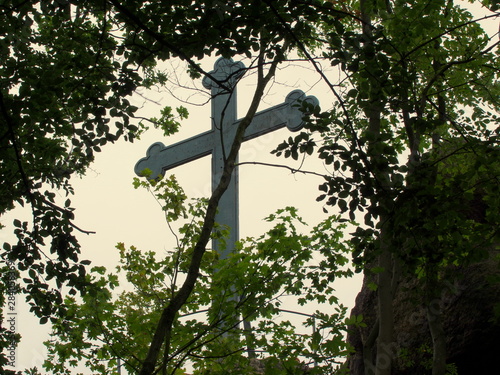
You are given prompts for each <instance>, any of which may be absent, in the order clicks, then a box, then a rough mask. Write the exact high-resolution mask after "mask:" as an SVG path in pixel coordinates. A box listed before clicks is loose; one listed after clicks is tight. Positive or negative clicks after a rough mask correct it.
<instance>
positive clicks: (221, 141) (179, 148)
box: [134, 58, 318, 258]
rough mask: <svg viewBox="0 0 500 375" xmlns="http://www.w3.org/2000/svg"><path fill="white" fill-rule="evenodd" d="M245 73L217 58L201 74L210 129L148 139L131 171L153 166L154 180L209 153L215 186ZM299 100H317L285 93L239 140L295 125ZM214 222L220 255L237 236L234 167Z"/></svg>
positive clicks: (296, 127) (229, 141)
mask: <svg viewBox="0 0 500 375" xmlns="http://www.w3.org/2000/svg"><path fill="white" fill-rule="evenodd" d="M244 72H245V66H244V65H243V63H241V62H233V61H232V60H228V59H224V58H220V59H218V60H217V61H216V63H215V66H214V70H213V71H211V72H210V73H209V74H210V75H209V76H208V75H207V76H206V77H205V78H204V79H203V86H204V87H205V88H206V89H210V90H211V95H212V99H211V102H212V103H211V104H212V129H211V130H209V131H206V132H204V133H201V134H199V135H196V136H194V137H191V138H189V139H186V140H184V141H181V142H178V143H175V144H173V145H170V146H164V145H163V143H161V142H156V143H153V144H152V145H151V146H150V147H149V148H148V150H147V152H146V157H144V158H142V159H140V160H139V161H138V162H137V164H136V165H135V169H134V170H135V173H136V174H137V175H139V176H141V172H142V171H144V170H145V169H146V168H148V169H149V170H151V171H152V174H151V175H150V177H149V178H151V179H156V178H157V177H158V176H160V175H164V174H165V172H166V171H168V170H170V169H172V168H175V167H177V166H179V165H182V164H185V163H188V162H190V161H193V160H196V159H198V158H201V157H203V156H207V155H212V190H213V189H215V187H216V186H217V184H218V182H219V179H220V176H221V175H222V171H223V169H224V160H225V156H226V155H227V154H228V153H229V150H230V148H231V145H232V143H233V140H234V136H235V133H236V129H237V127H238V124H239V123H240V121H241V120H237V117H236V84H237V83H238V81H239V79H240V78H241V77H242V76H243V74H244ZM212 78H213V79H212ZM216 81H217V82H216ZM304 100H305V101H307V102H310V103H312V104H314V105H318V100H317V99H316V98H315V97H313V96H307V97H306V96H305V95H304V93H303V92H302V91H301V90H294V91H292V92H290V93H289V94H288V95H287V97H286V99H285V102H284V103H282V104H279V105H276V106H274V107H271V108H269V109H266V110H263V111H260V112H258V113H257V114H256V115H255V117H254V118H253V120H252V123H251V124H250V125H249V127H248V128H247V129H246V132H245V135H244V139H243V140H244V141H248V140H250V139H253V138H256V137H258V136H260V135H263V134H266V133H269V132H272V131H274V130H277V129H280V128H283V127H285V126H286V127H287V128H288V129H290V130H291V131H298V130H300V129H301V128H302V125H303V122H302V116H303V114H302V112H301V111H300V110H299V107H300V101H304ZM215 221H216V222H217V223H219V224H220V225H222V226H226V225H227V226H228V227H229V229H230V237H229V238H228V239H227V240H226V248H225V250H223V251H221V250H220V249H218V245H217V243H214V244H213V246H214V249H216V250H217V251H219V255H220V257H221V258H225V257H227V256H228V254H229V253H230V252H231V251H232V250H233V249H234V244H235V242H236V241H237V240H238V238H239V233H238V232H239V229H238V167H235V168H234V171H233V176H232V177H231V182H230V184H229V186H228V188H227V190H226V192H225V193H224V194H223V195H222V197H221V200H220V201H219V207H218V214H217V216H216V218H215Z"/></svg>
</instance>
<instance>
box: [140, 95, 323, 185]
mask: <svg viewBox="0 0 500 375" xmlns="http://www.w3.org/2000/svg"><path fill="white" fill-rule="evenodd" d="M301 101H306V102H309V103H311V104H313V105H315V106H316V105H318V104H319V102H318V99H316V98H315V97H314V96H305V94H304V92H303V91H302V90H294V91H292V92H290V93H289V94H288V95H287V97H286V99H285V102H284V103H282V104H278V105H276V106H274V107H271V108H268V109H265V110H263V111H260V112H258V113H257V114H256V115H255V116H254V118H253V120H252V123H251V124H250V126H249V127H248V128H247V130H246V131H245V136H244V138H243V140H244V141H248V140H250V139H253V138H257V137H258V136H260V135H264V134H267V133H270V132H272V131H274V130H277V129H280V128H284V127H285V126H286V127H287V128H288V129H289V130H290V131H298V130H300V129H302V126H303V121H302V116H303V113H302V112H301V111H300V109H299V107H300V102H301ZM240 122H241V120H236V121H235V122H234V123H233V124H232V125H230V126H227V127H226V128H225V129H223V134H222V138H221V137H220V134H219V133H218V132H219V130H214V129H212V130H209V131H207V132H205V133H201V134H199V135H196V136H194V137H191V138H188V139H186V140H184V141H181V142H178V143H175V144H173V145H170V146H165V145H163V143H161V142H156V143H153V144H152V145H151V146H150V147H149V148H148V150H147V152H146V157H144V158H142V159H140V160H139V161H138V162H137V164H136V165H135V168H134V171H135V173H136V174H137V175H138V176H142V172H143V171H144V170H145V169H149V170H151V174H150V175H149V176H148V178H151V179H156V178H158V176H160V175H163V174H164V172H165V171H167V170H169V169H172V168H175V167H178V166H179V165H182V164H185V163H188V162H190V161H193V160H196V159H199V158H201V157H203V156H207V155H210V154H211V153H212V152H213V150H214V149H215V148H217V147H218V145H220V144H221V141H223V142H224V143H225V144H226V145H231V144H232V141H233V139H234V134H235V132H236V129H237V128H238V124H239V123H240ZM216 132H217V133H218V134H216ZM219 147H220V146H219Z"/></svg>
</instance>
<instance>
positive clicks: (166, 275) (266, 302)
mask: <svg viewBox="0 0 500 375" xmlns="http://www.w3.org/2000/svg"><path fill="white" fill-rule="evenodd" d="M136 183H137V185H138V186H139V185H141V186H143V187H147V188H151V189H153V192H154V194H155V195H156V196H157V198H158V199H160V200H161V202H162V203H164V210H165V216H166V217H168V218H169V220H170V222H171V223H174V222H175V221H177V220H182V222H183V223H184V224H182V225H181V227H180V229H179V233H180V235H181V237H180V238H179V241H178V246H177V247H176V248H175V249H173V251H172V252H171V253H169V254H167V255H166V256H164V257H161V258H159V256H158V254H155V253H154V252H142V251H140V250H138V249H136V248H134V247H130V248H128V249H127V248H126V247H125V245H124V244H118V246H117V248H118V249H119V251H120V258H121V261H120V265H119V266H118V267H117V271H118V274H117V275H116V276H115V275H111V274H107V273H106V271H105V270H104V269H103V268H102V267H94V268H93V269H92V272H91V273H90V275H89V277H90V278H91V280H89V281H91V282H92V284H93V285H95V287H96V289H95V290H91V291H90V292H89V293H87V295H86V296H85V297H84V299H83V301H81V302H80V301H79V300H78V299H76V298H74V297H68V298H67V299H66V301H65V304H66V305H67V306H68V314H67V315H66V316H65V317H64V318H62V319H60V320H59V321H57V322H56V323H55V324H54V332H53V338H52V339H51V340H50V341H49V342H47V346H48V348H49V353H50V355H49V358H48V360H47V361H46V363H45V368H46V369H47V370H51V371H53V372H56V373H70V370H71V367H72V366H71V365H72V364H73V365H76V364H77V363H78V361H77V359H81V360H85V361H84V362H85V364H86V367H87V368H89V369H91V370H92V372H93V373H102V374H109V373H112V372H113V371H116V368H117V362H116V360H117V358H120V359H121V360H122V363H123V364H124V367H125V368H126V369H127V370H128V371H129V372H131V373H135V372H138V371H139V369H140V367H141V365H142V362H141V358H144V357H145V356H146V354H147V353H146V352H147V349H148V343H149V342H151V340H152V339H153V332H154V330H155V327H156V325H157V322H158V319H159V315H160V312H161V310H162V306H163V305H164V303H165V301H168V300H170V299H171V298H172V297H173V295H174V293H175V291H176V289H177V288H178V286H177V285H178V282H179V280H180V279H183V278H184V277H185V275H186V273H187V272H188V270H189V264H190V261H191V255H192V251H193V243H195V240H194V239H195V238H196V237H197V236H199V233H200V230H201V227H202V223H203V214H204V210H205V207H206V202H203V201H193V202H191V203H188V204H186V202H185V201H184V199H180V200H179V197H184V198H185V195H184V193H183V191H182V190H181V189H180V187H178V185H177V183H176V181H175V179H174V178H173V176H172V177H171V178H169V179H166V180H163V181H161V182H159V183H153V185H154V186H152V187H151V186H149V182H139V181H138V180H136ZM337 219H338V218H336V217H331V218H328V219H327V220H325V221H324V222H322V223H320V224H319V225H318V226H316V227H315V228H313V229H312V231H311V233H310V234H307V235H305V234H301V233H300V232H299V230H298V229H297V228H298V227H299V226H303V225H304V223H303V222H302V220H301V219H300V217H299V216H298V214H297V212H296V210H295V209H293V208H286V209H284V210H279V211H278V212H277V213H276V214H273V215H270V216H269V217H268V218H267V219H266V220H267V221H268V222H270V223H271V224H272V227H271V229H270V230H269V231H268V232H267V233H266V234H264V235H262V236H261V237H260V238H257V239H254V238H247V239H245V240H244V241H241V243H240V244H239V245H238V247H237V252H234V253H233V254H232V255H231V257H229V258H228V259H219V258H218V256H217V254H216V253H215V252H214V251H213V250H211V251H208V252H207V253H206V255H205V256H204V261H203V264H202V266H201V270H200V277H199V279H198V282H197V285H196V287H195V289H194V290H193V292H192V293H191V295H190V297H189V301H188V303H187V304H186V305H185V306H183V308H182V309H181V310H180V311H179V314H180V318H179V319H178V320H176V322H175V325H174V327H173V330H174V332H175V336H174V337H172V341H171V345H170V349H169V350H170V352H169V353H168V355H167V356H165V357H164V358H163V361H166V366H167V373H172V372H173V371H174V370H175V369H180V368H182V367H183V366H185V362H186V361H187V360H189V361H190V362H191V363H192V365H193V366H194V367H195V368H197V369H198V371H199V372H200V373H206V371H208V369H210V371H211V372H210V373H226V372H227V369H228V368H241V371H244V370H243V369H247V370H245V371H250V370H251V367H250V364H249V363H248V360H247V359H246V356H242V355H241V352H242V350H243V349H242V348H241V345H242V343H241V341H240V339H239V337H243V336H244V335H245V331H241V329H240V328H238V326H239V325H240V323H241V319H242V317H243V319H244V320H245V321H246V322H252V324H253V325H254V329H253V330H252V331H251V336H249V337H247V339H246V340H245V342H244V343H243V345H244V346H246V347H247V348H251V349H252V350H257V351H264V352H265V353H266V355H267V356H268V357H269V358H272V359H273V360H272V361H271V360H269V359H268V360H267V361H266V363H267V366H269V367H270V368H274V369H273V371H274V372H273V373H276V374H277V373H281V372H280V371H279V370H278V368H279V367H282V368H283V373H288V372H286V369H290V368H293V367H295V366H296V365H297V359H298V358H300V359H301V360H302V361H306V363H307V364H310V363H312V362H315V363H316V364H317V367H316V369H315V372H316V373H324V372H331V371H333V370H334V368H335V367H336V362H337V361H338V359H339V358H341V357H344V356H345V355H346V354H347V353H348V350H347V347H346V346H345V344H343V334H344V331H345V327H346V326H345V317H344V315H345V308H343V307H342V306H338V307H337V308H336V311H335V313H334V314H331V315H330V314H319V315H317V316H315V317H314V318H313V317H312V316H311V317H309V318H308V319H307V321H305V324H306V326H307V327H309V328H308V329H307V331H308V333H307V334H299V333H294V330H295V329H294V327H293V325H292V324H291V323H290V322H289V320H288V319H285V320H284V321H282V322H277V321H276V320H275V319H276V318H277V317H279V315H280V314H281V308H286V306H282V301H281V297H283V296H290V295H294V296H298V298H299V299H300V300H299V301H300V304H301V305H304V304H306V303H311V302H315V303H319V304H325V303H326V304H328V305H329V304H335V303H336V302H337V301H336V298H335V296H334V294H333V291H334V290H333V281H334V280H335V279H336V278H337V277H346V276H349V275H350V274H351V273H352V272H351V271H350V270H349V269H348V268H346V267H345V266H346V264H347V263H348V258H347V256H348V253H349V248H348V243H347V242H345V240H343V238H342V237H343V234H342V231H343V229H345V226H346V225H345V224H338V223H337V222H336V221H337ZM224 232H225V230H223V228H220V230H218V231H215V232H214V236H218V237H220V236H224ZM318 259H322V260H321V262H319V261H318ZM215 270H216V272H215ZM121 274H124V276H126V280H127V282H128V284H129V287H128V288H126V290H125V291H122V292H120V293H119V294H118V295H117V296H113V295H112V293H113V291H114V290H116V288H117V287H118V279H119V278H118V277H117V276H119V275H121ZM121 279H123V277H121ZM256 306H259V308H258V309H256V308H255V307H256ZM312 325H314V328H312V327H311V326H312ZM270 338H272V339H270ZM124 343H127V344H124ZM231 354H237V355H231ZM211 358H216V360H213V359H211ZM217 368H220V369H219V370H216V369H217ZM225 369H226V370H225ZM179 371H180V370H179ZM204 371H205V372H204ZM177 373H179V372H177Z"/></svg>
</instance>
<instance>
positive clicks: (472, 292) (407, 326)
mask: <svg viewBox="0 0 500 375" xmlns="http://www.w3.org/2000/svg"><path fill="white" fill-rule="evenodd" d="M455 271H456V274H457V280H456V281H455V282H454V283H453V284H451V283H450V284H449V285H447V286H446V287H445V290H444V292H443V297H442V299H441V301H439V300H437V301H436V303H439V304H440V305H441V308H442V312H443V325H444V330H445V333H446V335H447V354H448V358H447V363H448V364H453V365H454V366H456V369H457V370H458V374H460V375H461V374H464V375H469V374H491V373H492V372H491V371H492V370H493V369H497V370H498V356H499V355H500V322H498V321H495V314H494V306H495V304H498V303H500V283H498V282H495V281H494V280H493V278H494V277H495V276H496V277H498V276H499V267H498V261H495V260H494V259H493V258H491V259H490V260H488V261H484V262H482V263H478V264H474V265H472V266H469V267H467V268H463V269H456V270H455ZM365 279H366V278H365ZM367 283H368V280H365V283H364V285H363V288H362V290H361V292H360V293H359V294H358V296H357V298H356V306H355V308H354V309H353V311H352V313H353V314H355V315H359V314H361V315H363V317H364V320H365V322H366V324H367V327H366V328H359V329H358V328H356V329H352V330H351V331H350V333H349V336H348V341H349V342H350V344H351V345H353V346H354V348H355V349H356V353H355V354H354V355H353V356H352V357H351V358H349V360H348V363H347V365H348V367H349V369H350V374H352V375H365V367H370V366H365V364H364V360H363V355H364V356H365V357H370V355H372V356H373V357H374V355H375V353H367V350H366V349H365V350H363V346H364V345H365V344H366V342H367V340H369V335H370V331H371V330H372V327H373V325H374V324H375V322H376V319H377V312H376V292H373V291H371V290H370V289H369V288H368V287H367ZM417 291H418V284H417V282H416V280H412V279H411V278H409V277H407V278H406V279H403V280H402V282H401V283H400V285H399V288H398V290H397V292H396V295H395V298H394V309H395V311H394V312H395V344H394V353H395V356H396V361H395V364H394V368H393V373H394V374H398V375H406V374H408V375H410V374H411V375H419V374H430V373H431V363H432V341H431V336H430V332H429V327H428V324H427V319H426V312H425V308H424V306H423V303H422V301H421V300H420V299H419V297H418V295H419V293H417ZM495 371H496V370H495Z"/></svg>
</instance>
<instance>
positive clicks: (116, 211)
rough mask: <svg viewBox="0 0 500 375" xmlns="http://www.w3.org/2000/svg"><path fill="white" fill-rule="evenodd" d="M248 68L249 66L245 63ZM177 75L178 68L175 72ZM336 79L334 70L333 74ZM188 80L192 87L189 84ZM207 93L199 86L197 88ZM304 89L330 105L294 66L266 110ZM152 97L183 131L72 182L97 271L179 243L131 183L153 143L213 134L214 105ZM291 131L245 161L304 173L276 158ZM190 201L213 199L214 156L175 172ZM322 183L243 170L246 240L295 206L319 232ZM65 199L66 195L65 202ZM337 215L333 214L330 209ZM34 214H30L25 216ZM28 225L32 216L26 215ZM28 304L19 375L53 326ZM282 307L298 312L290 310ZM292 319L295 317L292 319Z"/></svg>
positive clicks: (347, 297)
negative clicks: (173, 110) (179, 118)
mask: <svg viewBox="0 0 500 375" xmlns="http://www.w3.org/2000/svg"><path fill="white" fill-rule="evenodd" d="M214 61H215V59H206V60H204V61H203V67H204V68H205V69H206V70H207V71H210V70H211V69H212V67H213V63H214ZM245 63H246V65H248V62H245ZM177 73H179V70H178V71H177ZM332 74H334V72H332ZM186 82H188V81H186ZM195 83H196V85H197V87H199V88H200V90H202V91H203V93H206V94H208V91H207V90H205V89H203V88H202V86H201V82H195ZM297 88H298V89H301V90H303V91H305V92H306V95H314V96H316V97H317V98H318V99H319V101H320V105H321V106H322V108H324V109H326V108H329V107H330V106H331V95H330V94H329V93H328V91H327V89H326V87H325V86H324V85H323V84H321V83H318V77H317V75H316V74H315V73H314V72H312V71H311V70H310V68H304V67H302V68H301V67H298V66H288V67H287V68H286V69H282V70H280V71H278V75H277V77H276V82H275V83H274V84H273V85H272V86H271V87H270V88H269V91H268V95H266V98H265V100H264V102H263V103H262V104H261V106H260V108H259V109H260V110H262V109H266V108H268V107H271V106H273V105H276V104H280V103H282V102H283V101H284V99H285V97H286V95H287V94H288V93H289V92H290V91H292V90H294V89H297ZM253 89H254V84H253V77H252V76H249V77H248V78H244V79H243V80H242V81H241V82H240V84H239V86H238V118H241V117H242V116H243V115H244V113H245V111H246V106H247V105H248V104H249V100H250V97H251V95H252V94H253ZM175 94H176V96H180V97H181V98H187V97H189V100H190V101H191V102H193V101H194V102H195V103H203V102H206V100H207V96H206V95H198V96H196V97H191V94H192V92H191V91H186V90H179V91H178V92H176V93H175ZM147 97H148V98H152V99H153V100H155V101H157V102H160V103H161V105H162V106H164V105H170V106H172V107H175V106H177V105H180V104H182V105H184V106H185V107H187V108H188V110H189V113H190V116H189V118H188V119H187V120H184V121H183V122H182V128H181V130H180V132H179V133H178V134H176V135H174V136H171V137H169V138H165V137H163V135H162V134H161V132H159V131H156V130H154V129H151V130H150V131H149V132H147V133H146V134H144V135H143V136H142V137H141V140H139V141H135V142H134V143H132V144H131V143H127V142H124V141H120V142H117V143H116V144H115V145H111V144H109V145H106V147H103V152H101V153H99V154H97V155H96V160H95V163H94V164H93V165H92V167H91V169H90V170H89V171H88V173H87V175H86V176H85V177H84V178H82V179H79V178H74V179H73V186H74V188H75V195H74V196H73V197H70V199H71V200H72V206H73V207H75V208H76V211H75V213H76V219H75V223H76V224H77V225H78V226H79V227H80V228H82V229H84V230H89V231H95V232H96V234H93V235H84V234H81V235H79V238H80V242H81V245H82V255H81V259H89V260H91V261H92V265H104V266H106V267H107V268H108V270H113V271H114V266H116V265H117V263H118V258H119V253H118V251H117V250H116V249H115V245H116V243H118V242H124V243H125V245H126V246H130V245H134V246H137V247H138V248H139V249H142V250H155V251H157V252H158V253H159V254H162V253H163V252H164V251H165V250H170V249H171V248H172V247H173V246H174V245H175V242H174V238H173V236H172V235H171V234H170V232H169V230H168V227H167V225H166V223H165V220H164V218H163V214H162V211H161V209H160V208H159V206H158V204H157V203H156V202H155V200H154V199H153V197H152V196H150V195H149V193H148V192H146V191H145V190H142V189H140V190H135V189H134V188H133V186H132V179H133V177H135V174H134V171H133V168H134V165H135V163H136V162H137V161H138V160H139V159H140V158H142V157H144V156H145V155H146V150H147V148H148V147H149V146H150V145H151V144H152V143H154V142H157V141H161V142H163V143H164V144H165V145H169V144H173V143H175V142H178V141H180V140H184V139H186V138H189V137H190V136H193V135H196V134H199V133H201V132H203V131H206V130H208V129H210V105H209V104H206V105H204V106H199V105H190V104H188V103H181V102H179V101H176V100H174V99H172V97H171V95H170V94H168V93H154V94H152V93H148V94H147ZM134 104H135V105H138V106H140V107H142V106H144V108H142V111H143V112H142V115H143V116H145V117H150V116H159V114H158V112H159V110H160V109H161V107H160V106H158V105H156V104H153V103H151V102H145V100H144V99H142V98H140V97H138V98H137V102H136V103H134ZM290 135H292V133H291V132H290V131H288V130H287V129H286V128H285V129H281V130H278V131H275V132H273V133H269V134H267V135H264V136H261V137H259V138H256V139H254V140H251V141H249V142H246V143H245V144H244V145H243V147H242V149H241V152H240V162H245V161H260V162H267V163H274V164H286V165H289V166H292V167H295V168H296V167H298V166H299V165H300V163H299V162H295V161H292V160H288V159H284V158H277V157H276V156H274V155H270V151H271V150H272V149H274V148H275V147H276V146H277V145H278V144H279V143H280V142H281V141H283V140H284V139H286V138H288V137H289V136H290ZM304 169H306V170H314V171H316V172H321V173H323V172H324V171H325V169H324V167H323V166H322V164H321V163H320V162H319V161H318V160H316V159H315V158H309V159H308V160H307V161H306V163H305V164H304ZM171 173H174V174H175V175H176V176H177V178H178V180H179V182H180V184H181V186H182V187H183V188H184V190H185V192H186V194H187V195H188V196H189V197H201V196H207V195H208V194H209V193H210V186H211V185H210V181H211V180H210V157H205V158H202V159H199V160H196V161H194V162H191V163H189V164H186V165H183V166H180V167H178V168H176V169H174V170H172V171H171ZM322 182H323V180H322V179H321V178H320V177H317V176H311V175H304V174H300V173H297V174H292V173H291V172H290V171H289V170H287V169H283V168H272V167H264V166H255V165H242V166H241V167H240V224H239V226H240V237H242V238H243V237H246V236H259V235H260V234H262V233H264V231H265V230H267V229H268V228H269V224H268V223H266V222H264V221H263V218H264V217H266V216H267V215H269V214H270V213H272V212H274V211H276V210H277V209H279V208H283V207H286V206H295V207H297V208H299V214H300V215H301V216H302V217H303V218H304V219H305V220H306V222H307V223H308V224H310V227H311V228H312V226H314V225H315V224H317V223H318V222H320V221H321V220H322V219H324V218H325V217H326V216H327V215H325V214H324V213H323V210H322V204H320V203H317V202H316V200H315V198H316V196H317V195H319V192H318V189H317V188H318V185H319V184H320V183H322ZM61 199H65V197H63V196H62V197H61ZM329 211H330V212H331V213H333V210H331V209H330V210H329ZM27 214H29V213H27ZM12 217H13V214H12V213H10V214H8V215H6V216H4V217H3V218H2V223H3V224H5V225H9V224H10V223H11V222H12ZM26 218H27V220H29V216H26ZM10 233H11V231H9V230H8V229H7V228H6V229H5V230H4V231H2V232H1V233H0V235H1V238H0V240H1V241H2V242H3V241H5V240H7V239H8V238H12V237H9V236H11V235H10ZM359 286H360V280H359V278H358V279H357V280H349V281H348V283H347V285H345V282H344V285H342V287H339V291H338V296H340V297H341V300H342V303H344V304H346V305H349V306H352V305H353V302H354V297H355V296H356V294H357V292H358V291H359ZM23 300H24V298H23V297H22V296H18V299H17V312H18V314H19V315H18V317H19V319H18V327H17V330H18V332H19V333H20V334H21V335H22V336H23V338H22V341H21V343H20V345H19V347H18V351H17V366H16V369H18V370H22V369H24V368H30V367H33V366H37V367H38V368H39V369H40V368H41V364H42V362H43V360H44V359H45V358H46V350H45V347H44V346H43V341H44V340H46V339H48V331H49V326H48V325H45V326H40V325H39V324H38V320H37V319H35V318H34V317H33V316H32V315H31V314H30V313H29V312H28V307H27V306H26V304H25V303H23V302H24V301H23ZM284 308H289V309H292V310H293V309H295V308H296V306H295V305H293V304H289V305H288V306H284ZM315 309H316V307H315V306H314V307H313V306H311V307H307V306H306V307H300V311H301V312H304V313H313V312H314V311H315ZM290 319H292V318H291V317H290Z"/></svg>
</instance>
